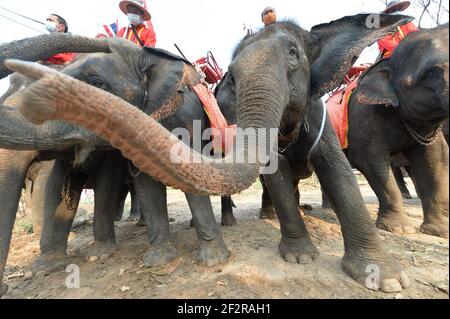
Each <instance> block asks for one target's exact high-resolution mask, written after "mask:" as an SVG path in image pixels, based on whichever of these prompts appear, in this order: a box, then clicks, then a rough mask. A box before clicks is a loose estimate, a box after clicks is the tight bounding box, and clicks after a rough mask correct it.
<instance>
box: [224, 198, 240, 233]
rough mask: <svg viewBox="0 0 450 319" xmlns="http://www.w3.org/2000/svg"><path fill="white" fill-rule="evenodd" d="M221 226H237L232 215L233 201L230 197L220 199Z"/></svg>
mask: <svg viewBox="0 0 450 319" xmlns="http://www.w3.org/2000/svg"><path fill="white" fill-rule="evenodd" d="M221 203H222V226H234V225H236V224H237V220H236V217H234V215H233V200H232V199H231V197H222V198H221Z"/></svg>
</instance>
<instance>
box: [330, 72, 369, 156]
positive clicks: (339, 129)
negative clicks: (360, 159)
mask: <svg viewBox="0 0 450 319" xmlns="http://www.w3.org/2000/svg"><path fill="white" fill-rule="evenodd" d="M363 70H364V68H360V71H359V74H358V76H357V77H356V79H355V80H354V81H353V82H352V83H350V84H349V85H348V86H346V87H344V88H342V89H340V90H338V91H337V92H335V93H334V94H333V95H331V96H330V98H329V99H328V100H327V102H326V104H327V112H328V117H329V118H330V121H331V124H332V125H333V129H334V132H335V133H336V135H337V137H338V140H339V143H340V144H341V147H342V149H346V148H348V102H349V101H350V97H351V96H352V93H353V91H354V90H355V89H356V87H357V86H358V77H359V75H360V74H361V73H362V71H363Z"/></svg>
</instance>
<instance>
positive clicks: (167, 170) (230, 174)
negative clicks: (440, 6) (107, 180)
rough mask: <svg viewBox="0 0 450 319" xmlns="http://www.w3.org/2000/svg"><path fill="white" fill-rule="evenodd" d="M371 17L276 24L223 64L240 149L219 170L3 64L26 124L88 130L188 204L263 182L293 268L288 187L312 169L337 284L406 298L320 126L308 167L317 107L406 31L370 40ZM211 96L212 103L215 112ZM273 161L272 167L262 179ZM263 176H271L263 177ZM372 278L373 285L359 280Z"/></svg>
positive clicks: (146, 123) (392, 24) (300, 241)
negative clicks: (335, 233) (329, 202)
mask: <svg viewBox="0 0 450 319" xmlns="http://www.w3.org/2000/svg"><path fill="white" fill-rule="evenodd" d="M370 17H371V16H370V15H367V14H361V15H356V16H350V17H344V18H342V19H340V20H336V21H333V22H330V23H327V24H322V25H319V26H316V27H314V28H313V29H312V30H311V31H310V32H308V31H305V30H303V29H302V28H300V27H299V26H298V25H296V24H295V23H293V22H289V21H281V22H277V23H275V24H273V25H270V26H268V27H266V28H264V29H262V30H261V31H259V32H257V33H254V34H253V35H251V36H249V37H246V38H244V40H243V41H242V42H241V43H240V44H239V45H238V46H237V48H236V50H235V53H234V54H233V60H232V62H231V64H230V66H229V69H228V70H229V77H228V83H225V84H224V85H223V86H222V90H223V92H224V93H223V94H225V95H227V96H230V95H231V96H234V97H235V103H232V104H233V105H234V109H235V114H236V123H237V126H238V128H240V130H239V129H238V130H237V134H236V141H244V143H243V144H240V143H236V144H235V145H234V146H233V148H232V149H231V150H230V152H229V153H228V154H227V155H226V156H225V158H220V159H211V158H210V157H207V156H205V155H204V154H200V153H199V152H197V151H195V150H193V149H192V148H190V147H189V146H188V145H186V144H185V143H183V142H180V141H179V139H178V138H176V137H175V136H174V135H172V134H171V133H170V132H169V131H168V130H167V129H166V128H165V127H164V126H162V125H160V124H159V123H158V122H157V121H155V120H154V119H153V118H152V117H149V116H147V114H146V113H144V112H142V111H141V110H139V109H137V108H135V107H133V106H132V105H131V104H129V103H128V102H127V101H125V100H123V99H120V98H118V97H116V96H114V95H111V94H109V93H108V92H105V91H104V90H99V89H98V88H95V87H92V86H89V85H86V84H85V83H82V82H80V81H77V80H76V79H73V78H71V77H67V76H66V75H64V74H61V73H58V72H54V71H52V70H49V69H46V68H44V67H41V66H37V65H34V64H30V63H27V62H21V61H17V60H15V61H13V60H8V61H5V62H4V63H5V65H6V66H7V67H8V68H9V69H12V70H14V71H16V72H20V73H22V74H24V75H27V76H29V77H32V78H34V79H35V80H36V81H35V82H34V83H33V84H32V85H31V86H30V87H28V88H27V89H26V92H25V93H24V98H23V99H22V101H21V105H20V107H19V110H20V112H21V113H22V114H23V115H24V116H25V117H26V118H27V119H28V120H30V121H31V122H32V123H35V124H40V123H44V122H46V121H52V120H64V121H67V122H70V123H73V124H76V125H79V126H81V127H84V128H86V129H88V130H91V131H93V132H95V133H96V134H97V135H98V136H99V137H101V138H103V139H105V140H107V141H109V142H110V143H111V145H113V146H114V147H116V148H117V149H119V150H121V152H122V153H123V155H124V156H125V157H126V158H129V159H130V160H131V161H133V163H134V164H135V165H136V166H137V167H138V168H139V169H141V170H142V171H143V172H145V173H148V174H150V175H151V176H152V177H153V178H155V179H157V180H159V181H161V182H163V183H164V184H166V185H170V186H172V187H175V188H178V189H180V190H182V191H184V192H187V193H191V194H198V195H221V196H229V195H232V194H236V193H239V192H241V191H243V190H245V189H247V188H249V187H250V186H251V185H252V184H253V183H254V181H255V180H256V179H257V178H258V176H259V175H260V174H261V173H263V175H264V179H265V182H266V183H267V185H268V188H269V191H270V194H271V196H272V199H273V200H274V204H275V206H276V210H277V213H278V215H279V219H280V223H281V234H282V239H281V242H280V246H279V248H280V253H281V255H282V257H283V258H284V259H285V260H287V261H289V262H292V263H294V262H295V263H298V262H299V263H303V262H310V261H312V259H314V258H315V257H316V256H317V249H316V248H315V247H314V245H313V243H312V241H311V239H310V236H309V234H308V232H307V230H306V227H305V224H304V222H303V220H302V218H301V216H300V214H299V212H298V205H297V203H296V199H295V193H294V191H293V190H292V177H293V176H302V175H308V174H310V172H311V170H312V167H314V169H315V170H316V172H317V174H318V175H319V178H320V179H321V182H322V186H323V187H324V188H325V189H326V190H327V191H328V192H329V193H330V196H331V197H332V199H333V204H334V205H335V208H336V211H337V214H338V216H339V218H340V222H341V225H342V231H343V236H344V242H345V255H344V258H343V262H342V265H343V268H344V270H345V272H346V273H347V274H348V275H349V276H351V277H352V278H354V279H355V280H356V281H357V282H359V283H361V284H363V285H364V286H366V287H367V288H368V289H374V290H379V289H381V290H383V291H386V292H393V291H401V290H402V289H403V288H407V287H408V285H409V277H408V276H407V275H406V273H405V272H404V271H402V269H401V268H400V266H399V265H398V264H397V263H396V261H395V260H394V259H393V258H392V256H390V255H389V254H388V253H387V252H385V250H384V248H383V245H382V243H381V239H380V237H379V235H378V230H377V229H376V227H375V224H374V223H373V222H372V220H371V219H370V215H369V213H368V211H367V209H366V207H365V205H364V202H363V199H362V196H361V193H360V191H359V189H358V185H357V183H356V179H355V178H354V175H353V173H352V170H351V166H350V164H349V163H348V161H346V159H345V156H344V154H343V153H342V151H341V150H340V148H339V145H338V141H337V138H336V137H335V135H334V133H333V131H332V128H331V125H330V123H329V121H328V120H327V121H325V127H324V130H325V132H324V135H323V136H322V138H321V139H320V143H319V144H318V148H314V150H313V151H312V152H311V154H310V155H311V156H310V160H308V157H309V150H310V149H311V147H312V146H313V144H315V143H314V142H315V139H316V137H317V136H318V133H319V132H318V130H317V129H316V128H317V127H320V126H321V125H320V124H319V125H318V123H320V122H321V121H322V113H321V112H320V110H321V109H322V108H321V105H320V101H319V99H320V97H321V96H322V95H324V94H325V93H326V92H328V91H329V90H330V89H332V88H333V87H335V86H337V85H338V83H339V82H340V81H341V80H342V79H343V77H344V76H345V74H346V72H347V71H348V70H349V69H350V67H351V65H352V64H353V62H354V61H355V59H356V58H357V56H358V55H359V54H360V53H361V52H362V50H363V49H364V47H366V46H367V45H369V44H371V43H374V42H375V41H376V40H377V39H379V38H381V37H382V36H383V35H385V34H387V33H389V32H392V31H394V30H395V29H396V28H397V27H398V26H399V25H401V24H404V23H405V22H408V21H411V18H410V17H406V16H398V15H395V16H393V15H384V14H381V15H380V16H379V21H380V28H369V27H368V25H367V21H368V19H370ZM226 92H228V93H226ZM220 96H221V93H220V91H219V93H218V98H219V103H221V98H220ZM185 97H186V98H187V97H188V95H186V96H185ZM310 106H311V107H310ZM123 118H133V119H134V120H133V121H132V122H127V121H123ZM98 119H102V121H101V123H99V121H98ZM325 119H326V118H325ZM307 123H311V124H312V125H308V124H307ZM305 126H306V128H305ZM272 130H275V131H277V132H279V133H280V134H281V135H283V136H285V137H287V136H290V135H291V136H293V138H292V141H291V142H289V143H288V144H287V145H285V146H286V149H285V151H286V152H285V153H284V155H280V154H278V152H277V151H275V150H276V148H274V145H276V142H277V140H278V135H277V134H272V133H273V131H272ZM304 133H306V134H304ZM252 140H253V141H258V143H255V142H252ZM260 151H261V152H263V151H269V156H268V157H259V156H255V157H253V155H254V153H259V152H260ZM180 154H182V155H180ZM249 154H252V155H249ZM246 155H247V156H246ZM179 156H180V157H179ZM290 159H291V160H292V161H293V164H295V165H291V164H292V163H291V161H290ZM179 160H180V161H179ZM277 160H278V166H277V165H276V164H275V167H271V166H272V165H271V164H272V163H276V162H277ZM291 166H292V167H291ZM268 167H269V168H270V169H274V168H275V171H274V172H273V173H272V174H270V171H268V170H267V168H268ZM343 185H346V189H345V191H344V190H343V187H342V186H343ZM371 267H372V268H371ZM375 268H376V270H377V271H376V273H377V274H378V275H379V276H378V275H377V276H375V277H376V278H372V277H371V276H370V275H369V276H368V272H367V271H369V270H370V269H375ZM371 279H374V280H371Z"/></svg>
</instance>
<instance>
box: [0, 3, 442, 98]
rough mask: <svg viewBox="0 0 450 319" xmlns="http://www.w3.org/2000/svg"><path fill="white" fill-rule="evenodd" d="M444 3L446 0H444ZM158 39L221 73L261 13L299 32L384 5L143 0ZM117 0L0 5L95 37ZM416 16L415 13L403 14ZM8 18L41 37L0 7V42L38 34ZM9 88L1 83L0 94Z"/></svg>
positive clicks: (115, 11) (118, 15)
mask: <svg viewBox="0 0 450 319" xmlns="http://www.w3.org/2000/svg"><path fill="white" fill-rule="evenodd" d="M447 1H448V0H447ZM147 3H148V6H149V9H150V12H151V13H152V16H153V18H152V21H153V24H154V27H155V31H156V35H157V47H161V48H164V49H166V50H169V51H172V52H175V53H176V50H175V48H174V45H173V44H174V43H177V44H178V46H179V47H180V48H181V49H182V50H183V51H184V53H185V55H186V56H187V58H188V59H190V60H196V59H198V58H200V57H202V56H204V55H205V54H206V52H207V51H208V50H212V52H213V53H214V55H215V56H216V59H217V61H218V63H219V65H220V66H221V67H222V68H224V69H226V68H227V66H228V63H229V61H230V56H231V52H232V50H233V48H234V47H235V45H236V44H237V43H238V42H239V40H240V39H241V38H242V37H243V35H244V31H243V25H244V24H246V25H250V26H252V27H253V28H254V29H259V28H260V27H262V23H261V16H260V14H261V11H262V10H263V8H264V7H266V6H268V5H270V6H274V7H275V8H276V10H277V12H278V17H279V18H293V19H294V20H296V21H297V22H298V23H299V24H300V25H301V26H302V27H303V28H305V29H308V30H309V29H310V28H311V27H312V26H314V25H316V24H320V23H324V22H328V21H330V20H334V19H338V18H340V17H343V16H346V15H353V14H356V13H359V12H378V11H381V10H382V9H383V8H384V6H383V4H382V3H381V0H341V1H335V0H312V1H293V0H272V1H265V0H227V1H215V0H188V1H185V0H183V1H182V0H177V1H174V0H147ZM118 4H119V1H118V0H75V1H74V0H72V1H65V0H59V1H54V0H53V1H50V0H22V1H11V0H0V7H3V8H6V9H9V10H12V11H15V12H17V13H20V14H22V15H25V16H28V17H31V18H33V19H36V20H40V21H45V19H46V17H47V16H48V15H49V14H50V13H56V14H58V15H60V16H62V17H64V18H65V19H66V20H67V21H68V23H69V30H70V32H72V33H74V34H82V35H86V36H95V35H96V34H97V33H99V32H102V30H103V29H102V27H101V26H102V25H103V24H108V23H112V22H114V21H115V20H116V19H119V25H120V26H125V25H126V23H127V20H126V16H125V15H124V14H123V13H122V12H121V11H120V10H119V6H118ZM405 13H406V14H410V15H413V16H418V12H417V10H416V9H414V8H411V9H409V10H407V11H406V12H405ZM2 16H7V17H9V18H12V19H14V20H17V21H19V22H21V23H24V24H27V25H28V26H31V27H34V28H36V29H38V30H41V31H42V33H45V30H44V28H43V26H40V25H39V24H36V23H34V22H31V21H28V20H24V19H22V18H19V17H17V16H15V15H13V14H11V13H8V12H6V11H4V10H2V9H1V8H0V26H1V30H2V32H1V33H0V43H4V42H9V41H12V40H17V39H22V38H25V37H30V36H35V35H38V34H39V32H37V31H34V30H31V29H29V28H26V27H24V26H21V25H19V24H17V23H14V22H12V21H9V20H7V19H5V18H4V17H2ZM375 57H376V50H374V49H372V50H370V49H369V50H367V51H366V52H365V54H364V56H363V57H362V60H364V62H370V61H373V59H374V58H375ZM7 86H8V81H7V80H2V81H0V94H2V93H3V92H4V91H5V90H6V88H7Z"/></svg>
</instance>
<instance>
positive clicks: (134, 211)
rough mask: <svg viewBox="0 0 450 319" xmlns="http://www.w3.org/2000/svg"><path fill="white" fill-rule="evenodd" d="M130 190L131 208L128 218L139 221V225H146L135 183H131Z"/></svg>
mask: <svg viewBox="0 0 450 319" xmlns="http://www.w3.org/2000/svg"><path fill="white" fill-rule="evenodd" d="M129 190H130V196H131V210H130V217H129V218H128V220H129V221H133V222H138V224H139V226H145V220H144V218H143V216H142V214H141V204H140V203H139V199H138V197H137V195H136V190H135V189H134V185H133V183H130V185H129ZM142 222H144V224H141V223H142Z"/></svg>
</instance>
